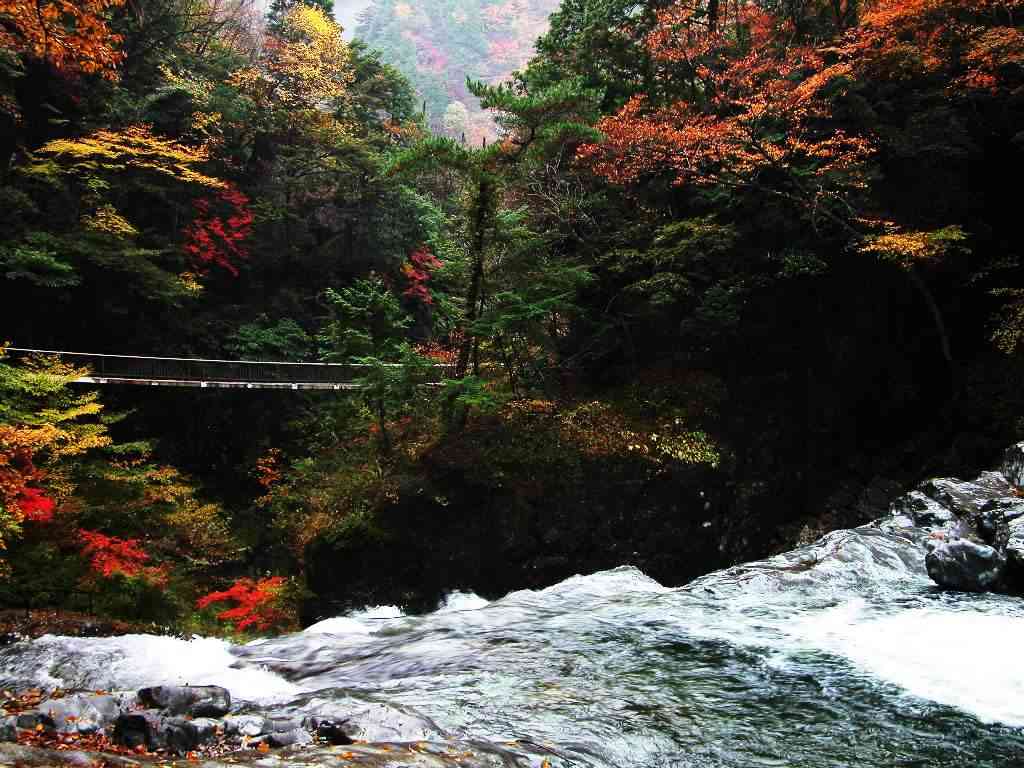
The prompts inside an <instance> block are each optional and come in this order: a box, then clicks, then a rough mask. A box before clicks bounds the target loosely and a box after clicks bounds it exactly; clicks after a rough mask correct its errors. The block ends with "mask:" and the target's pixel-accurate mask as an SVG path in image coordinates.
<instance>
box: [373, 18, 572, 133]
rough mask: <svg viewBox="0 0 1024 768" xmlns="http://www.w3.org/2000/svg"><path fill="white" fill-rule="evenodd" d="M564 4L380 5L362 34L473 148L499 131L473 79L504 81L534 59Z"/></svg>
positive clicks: (438, 119)
mask: <svg viewBox="0 0 1024 768" xmlns="http://www.w3.org/2000/svg"><path fill="white" fill-rule="evenodd" d="M558 4H559V0H420V2H416V3H413V2H410V1H409V0H372V2H371V3H370V5H369V6H368V7H367V8H366V10H364V11H363V13H362V14H361V15H360V21H359V25H358V26H357V28H356V31H355V35H356V37H358V38H361V39H362V40H364V41H366V43H368V44H369V46H370V47H371V48H376V49H378V50H380V51H381V52H382V53H383V57H384V60H385V61H387V62H389V63H391V64H394V65H395V66H396V67H398V68H399V69H400V70H401V71H402V72H403V73H404V74H405V75H406V76H407V77H408V78H409V79H410V80H411V81H412V82H413V85H415V87H416V90H417V91H418V92H419V93H420V95H421V97H422V98H423V100H424V102H425V103H426V109H427V114H428V118H429V120H430V123H431V126H432V128H433V129H434V130H436V131H439V132H443V133H446V134H448V135H450V136H453V137H455V138H458V137H461V135H462V134H463V133H464V134H465V135H466V140H467V141H468V142H470V143H479V142H480V141H481V140H482V139H483V138H484V137H485V136H489V135H493V133H494V126H493V123H492V122H491V119H490V117H489V116H487V115H485V114H483V113H482V112H481V111H480V109H479V106H478V104H477V102H476V100H475V99H474V97H473V96H472V95H471V94H470V93H469V91H468V89H467V88H466V78H467V77H471V78H473V79H477V80H484V81H488V82H496V81H500V80H501V79H503V78H504V77H506V76H507V75H508V74H509V73H511V72H512V71H513V70H515V69H517V68H519V67H521V66H523V65H524V64H525V63H526V61H527V60H528V59H529V58H530V56H532V55H533V45H534V41H535V40H536V39H537V37H539V36H540V35H541V34H543V33H544V32H545V31H546V30H547V25H548V16H549V15H550V14H551V13H552V12H553V11H555V10H556V9H557V8H558Z"/></svg>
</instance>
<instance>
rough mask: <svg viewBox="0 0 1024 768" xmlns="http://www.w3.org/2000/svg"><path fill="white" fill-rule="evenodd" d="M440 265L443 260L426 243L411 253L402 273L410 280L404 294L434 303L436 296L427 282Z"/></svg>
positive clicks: (420, 300)
mask: <svg viewBox="0 0 1024 768" xmlns="http://www.w3.org/2000/svg"><path fill="white" fill-rule="evenodd" d="M440 266H441V260H440V259H438V258H437V257H436V256H435V255H434V254H433V253H432V252H431V251H430V249H429V248H428V247H427V246H425V245H421V246H420V247H419V248H417V249H416V250H415V251H413V252H412V253H410V254H409V259H408V260H407V261H406V262H405V264H403V265H402V275H404V276H405V279H406V280H408V282H409V285H408V287H407V288H406V289H405V290H404V291H402V295H403V296H405V297H407V298H410V299H413V300H414V301H418V302H420V303H422V304H433V303H434V297H433V295H432V294H431V293H430V288H429V287H428V286H427V283H428V282H429V280H430V275H431V273H432V272H433V271H434V270H435V269H438V268H439V267H440Z"/></svg>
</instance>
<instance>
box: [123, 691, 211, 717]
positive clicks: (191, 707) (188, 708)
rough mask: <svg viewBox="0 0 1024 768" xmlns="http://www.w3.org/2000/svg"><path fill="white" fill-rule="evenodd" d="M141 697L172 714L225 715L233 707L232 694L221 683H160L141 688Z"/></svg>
mask: <svg viewBox="0 0 1024 768" xmlns="http://www.w3.org/2000/svg"><path fill="white" fill-rule="evenodd" d="M139 699H140V700H141V701H142V703H143V704H144V705H145V706H146V707H149V708H152V709H159V710H162V711H163V712H166V713H167V714H170V715H191V716H192V717H223V716H224V715H226V714H227V713H228V712H229V711H230V709H231V694H230V693H229V692H228V689H227V688H222V687H221V686H219V685H158V686H154V687H152V688H143V689H142V690H140V691H139Z"/></svg>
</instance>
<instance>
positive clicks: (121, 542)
mask: <svg viewBox="0 0 1024 768" xmlns="http://www.w3.org/2000/svg"><path fill="white" fill-rule="evenodd" d="M78 535H79V537H80V538H81V540H82V543H83V546H82V554H84V555H85V556H86V557H88V558H89V567H90V568H91V569H92V571H93V573H95V574H98V575H100V576H102V577H103V578H106V579H109V578H113V577H114V576H124V577H126V578H141V579H142V580H143V581H145V582H147V583H149V584H151V585H153V586H156V587H163V586H165V585H166V583H167V570H166V568H164V567H162V566H149V565H146V563H147V562H148V561H149V554H148V553H147V552H146V551H145V550H143V549H142V547H141V546H140V545H139V540H138V539H120V538H118V537H117V536H107V535H106V534H103V533H100V532H99V531H87V530H85V529H80V530H79V531H78Z"/></svg>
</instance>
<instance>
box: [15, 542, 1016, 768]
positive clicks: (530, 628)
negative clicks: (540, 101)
mask: <svg viewBox="0 0 1024 768" xmlns="http://www.w3.org/2000/svg"><path fill="white" fill-rule="evenodd" d="M922 536H923V534H922V533H921V532H920V531H916V530H905V531H900V530H898V529H896V528H895V527H892V528H887V529H886V530H881V529H879V528H877V527H865V528H860V529H857V530H854V531H838V532H835V533H833V534H830V535H829V536H826V537H825V538H824V539H822V540H820V541H819V542H817V543H816V544H814V545H812V546H810V547H805V548H802V549H799V550H796V551H794V552H791V553H787V554H786V555H782V556H779V557H776V558H772V559H770V560H767V561H763V562H759V563H752V564H749V565H745V566H740V567H737V568H733V569H729V570H727V571H721V572H718V573H713V574H711V575H709V576H706V577H704V578H702V579H700V580H698V581H696V582H693V583H691V584H689V585H688V586H686V587H684V588H680V589H667V588H665V587H662V586H661V585H659V584H657V583H656V582H654V581H652V580H651V579H649V578H647V577H646V576H644V574H642V573H641V572H639V571H637V570H635V569H633V568H618V569H615V570H612V571H605V572H601V573H596V574H593V575H590V576H577V577H574V578H571V579H568V580H567V581H564V582H562V583H561V584H558V585H555V586H553V587H550V588H548V589H545V590H541V591H536V592H534V591H522V592H515V593H512V594H510V595H508V596H506V597H504V598H502V599H500V600H496V601H494V602H490V603H488V602H487V601H485V600H483V599H481V598H478V597H476V596H474V595H466V594H455V595H452V596H451V597H450V598H449V599H448V601H447V603H446V605H445V606H443V607H442V608H441V609H439V610H438V611H436V612H434V613H432V614H429V615H426V616H402V615H401V614H400V613H399V612H398V611H397V610H395V609H389V608H377V609H373V610H368V611H365V612H362V613H358V614H352V615H349V616H345V617H339V618H334V619H327V620H325V621H322V622H320V623H318V624H316V625H315V626H312V627H309V628H308V629H306V630H305V631H304V632H300V633H297V634H293V635H289V636H286V637H281V638H277V639H273V640H265V641H259V642H256V643H251V644H249V645H246V646H241V647H235V646H230V645H228V644H226V643H224V642H222V641H218V640H210V639H199V640H194V641H191V642H186V641H183V640H177V639H174V638H165V637H149V636H130V637H123V638H110V639H68V638H51V637H47V638H43V639H41V640H38V641H35V642H33V643H23V644H18V645H16V646H12V647H9V648H8V649H6V650H4V651H3V652H2V653H0V670H2V673H0V678H3V682H4V683H5V684H7V685H11V684H21V685H24V684H26V683H29V682H35V683H42V684H48V685H58V684H59V685H64V686H81V687H86V688H101V687H102V688H108V689H114V688H132V687H137V686H140V685H144V684H155V683H171V682H179V683H180V682H191V683H219V684H222V685H225V686H227V687H228V688H230V689H231V690H232V692H233V694H234V695H235V696H236V698H242V699H246V700H248V701H250V702H252V703H253V705H254V706H258V707H260V708H263V709H275V708H276V709H278V710H283V711H292V712H302V711H312V710H313V709H316V708H317V707H320V708H322V707H323V706H325V705H330V703H331V702H351V701H354V700H363V701H366V700H370V701H375V700H377V701H381V702H387V703H388V704H391V705H399V706H400V707H401V708H403V709H404V710H405V711H408V712H410V713H417V714H419V715H422V716H423V717H424V718H425V720H422V721H418V722H419V723H420V724H422V723H424V722H426V723H427V724H428V726H427V727H426V730H425V731H423V732H420V733H415V734H408V735H407V737H406V738H408V739H410V740H415V739H418V738H423V737H426V738H430V736H431V733H430V732H429V731H430V727H432V725H433V724H436V727H437V729H438V730H439V731H442V732H444V733H445V734H448V735H452V736H456V737H472V738H476V739H482V740H488V741H493V742H508V741H512V740H517V739H518V740H521V741H522V742H523V743H529V744H532V745H534V747H535V750H534V754H536V749H541V750H543V751H545V752H546V753H547V754H549V759H550V762H551V765H552V766H556V767H557V766H602V767H604V766H608V767H610V768H611V767H613V768H621V767H622V766H649V767H651V768H653V767H654V766H709V767H710V766H737V767H740V766H742V767H744V768H748V767H752V766H808V767H811V766H813V768H825V767H826V766H856V767H857V768H865V767H867V766H929V767H930V766H1020V765H1024V601H1021V600H1019V599H1013V598H1007V597H1000V596H994V595H968V594H955V593H947V592H940V591H938V590H937V589H936V588H935V587H934V586H933V585H932V584H931V582H930V581H929V580H928V578H927V575H926V574H925V572H924V568H923V552H924V550H923V546H922ZM400 727H401V724H399V728H400ZM399 736H401V734H399Z"/></svg>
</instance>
